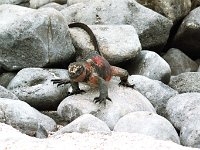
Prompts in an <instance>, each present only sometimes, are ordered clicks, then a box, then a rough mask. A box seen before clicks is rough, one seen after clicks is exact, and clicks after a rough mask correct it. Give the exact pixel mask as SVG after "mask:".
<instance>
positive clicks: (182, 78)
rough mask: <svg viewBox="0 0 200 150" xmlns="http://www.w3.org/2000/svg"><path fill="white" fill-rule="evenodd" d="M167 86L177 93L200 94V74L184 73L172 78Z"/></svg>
mask: <svg viewBox="0 0 200 150" xmlns="http://www.w3.org/2000/svg"><path fill="white" fill-rule="evenodd" d="M169 86H170V87H171V88H173V89H175V90H176V91H178V92H179V93H187V92H200V72H185V73H181V74H179V75H177V76H174V77H172V78H171V81H170V83H169Z"/></svg>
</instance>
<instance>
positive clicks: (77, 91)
mask: <svg viewBox="0 0 200 150" xmlns="http://www.w3.org/2000/svg"><path fill="white" fill-rule="evenodd" d="M71 86H72V92H71V93H70V92H69V93H68V96H69V95H76V94H81V93H85V91H84V90H81V89H80V88H79V84H78V82H71Z"/></svg>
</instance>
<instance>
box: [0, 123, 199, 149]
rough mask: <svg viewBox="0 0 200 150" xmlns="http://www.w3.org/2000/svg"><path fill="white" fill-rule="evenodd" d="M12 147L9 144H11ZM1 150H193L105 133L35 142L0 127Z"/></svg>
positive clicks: (73, 134) (157, 141)
mask: <svg viewBox="0 0 200 150" xmlns="http://www.w3.org/2000/svg"><path fill="white" fill-rule="evenodd" d="M11 143H12V144H11ZM0 145H1V149H29V150H35V149H38V150H39V149H40V150H42V149H46V150H56V149H65V148H66V147H67V148H69V149H96V150H102V149H109V150H114V149H137V150H149V148H151V150H197V149H194V148H190V147H184V146H181V145H178V144H176V143H174V142H171V141H162V140H156V139H155V138H152V137H149V136H145V135H141V134H135V133H122V132H113V133H111V134H107V133H96V132H95V133H94V132H86V133H66V134H64V135H62V136H57V137H54V138H48V139H44V140H41V139H36V138H33V137H29V136H26V135H24V134H21V133H20V132H19V131H17V130H15V129H13V128H12V127H10V126H8V125H5V124H0Z"/></svg>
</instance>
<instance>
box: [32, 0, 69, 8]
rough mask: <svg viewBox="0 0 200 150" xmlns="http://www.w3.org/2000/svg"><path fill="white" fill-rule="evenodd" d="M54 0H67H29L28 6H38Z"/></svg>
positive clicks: (60, 2)
mask: <svg viewBox="0 0 200 150" xmlns="http://www.w3.org/2000/svg"><path fill="white" fill-rule="evenodd" d="M51 2H55V3H58V4H66V3H67V0H30V7H31V8H39V7H41V6H44V5H45V4H48V3H51Z"/></svg>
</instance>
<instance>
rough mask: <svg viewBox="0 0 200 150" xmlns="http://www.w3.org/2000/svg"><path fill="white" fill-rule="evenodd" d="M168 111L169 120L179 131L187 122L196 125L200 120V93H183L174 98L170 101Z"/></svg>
mask: <svg viewBox="0 0 200 150" xmlns="http://www.w3.org/2000/svg"><path fill="white" fill-rule="evenodd" d="M166 110H167V114H168V117H167V118H168V119H169V120H170V122H172V124H173V125H174V126H175V127H176V128H177V129H179V130H180V129H181V128H182V126H183V125H184V124H185V123H187V122H188V123H191V124H196V121H197V122H198V120H200V119H199V115H200V93H183V94H179V95H177V96H175V97H172V98H170V99H169V101H168V104H167V107H166ZM193 118H195V119H193ZM191 119H192V120H193V121H192V122H191V121H190V120H191ZM195 120H196V121H195ZM194 132H195V129H194Z"/></svg>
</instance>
